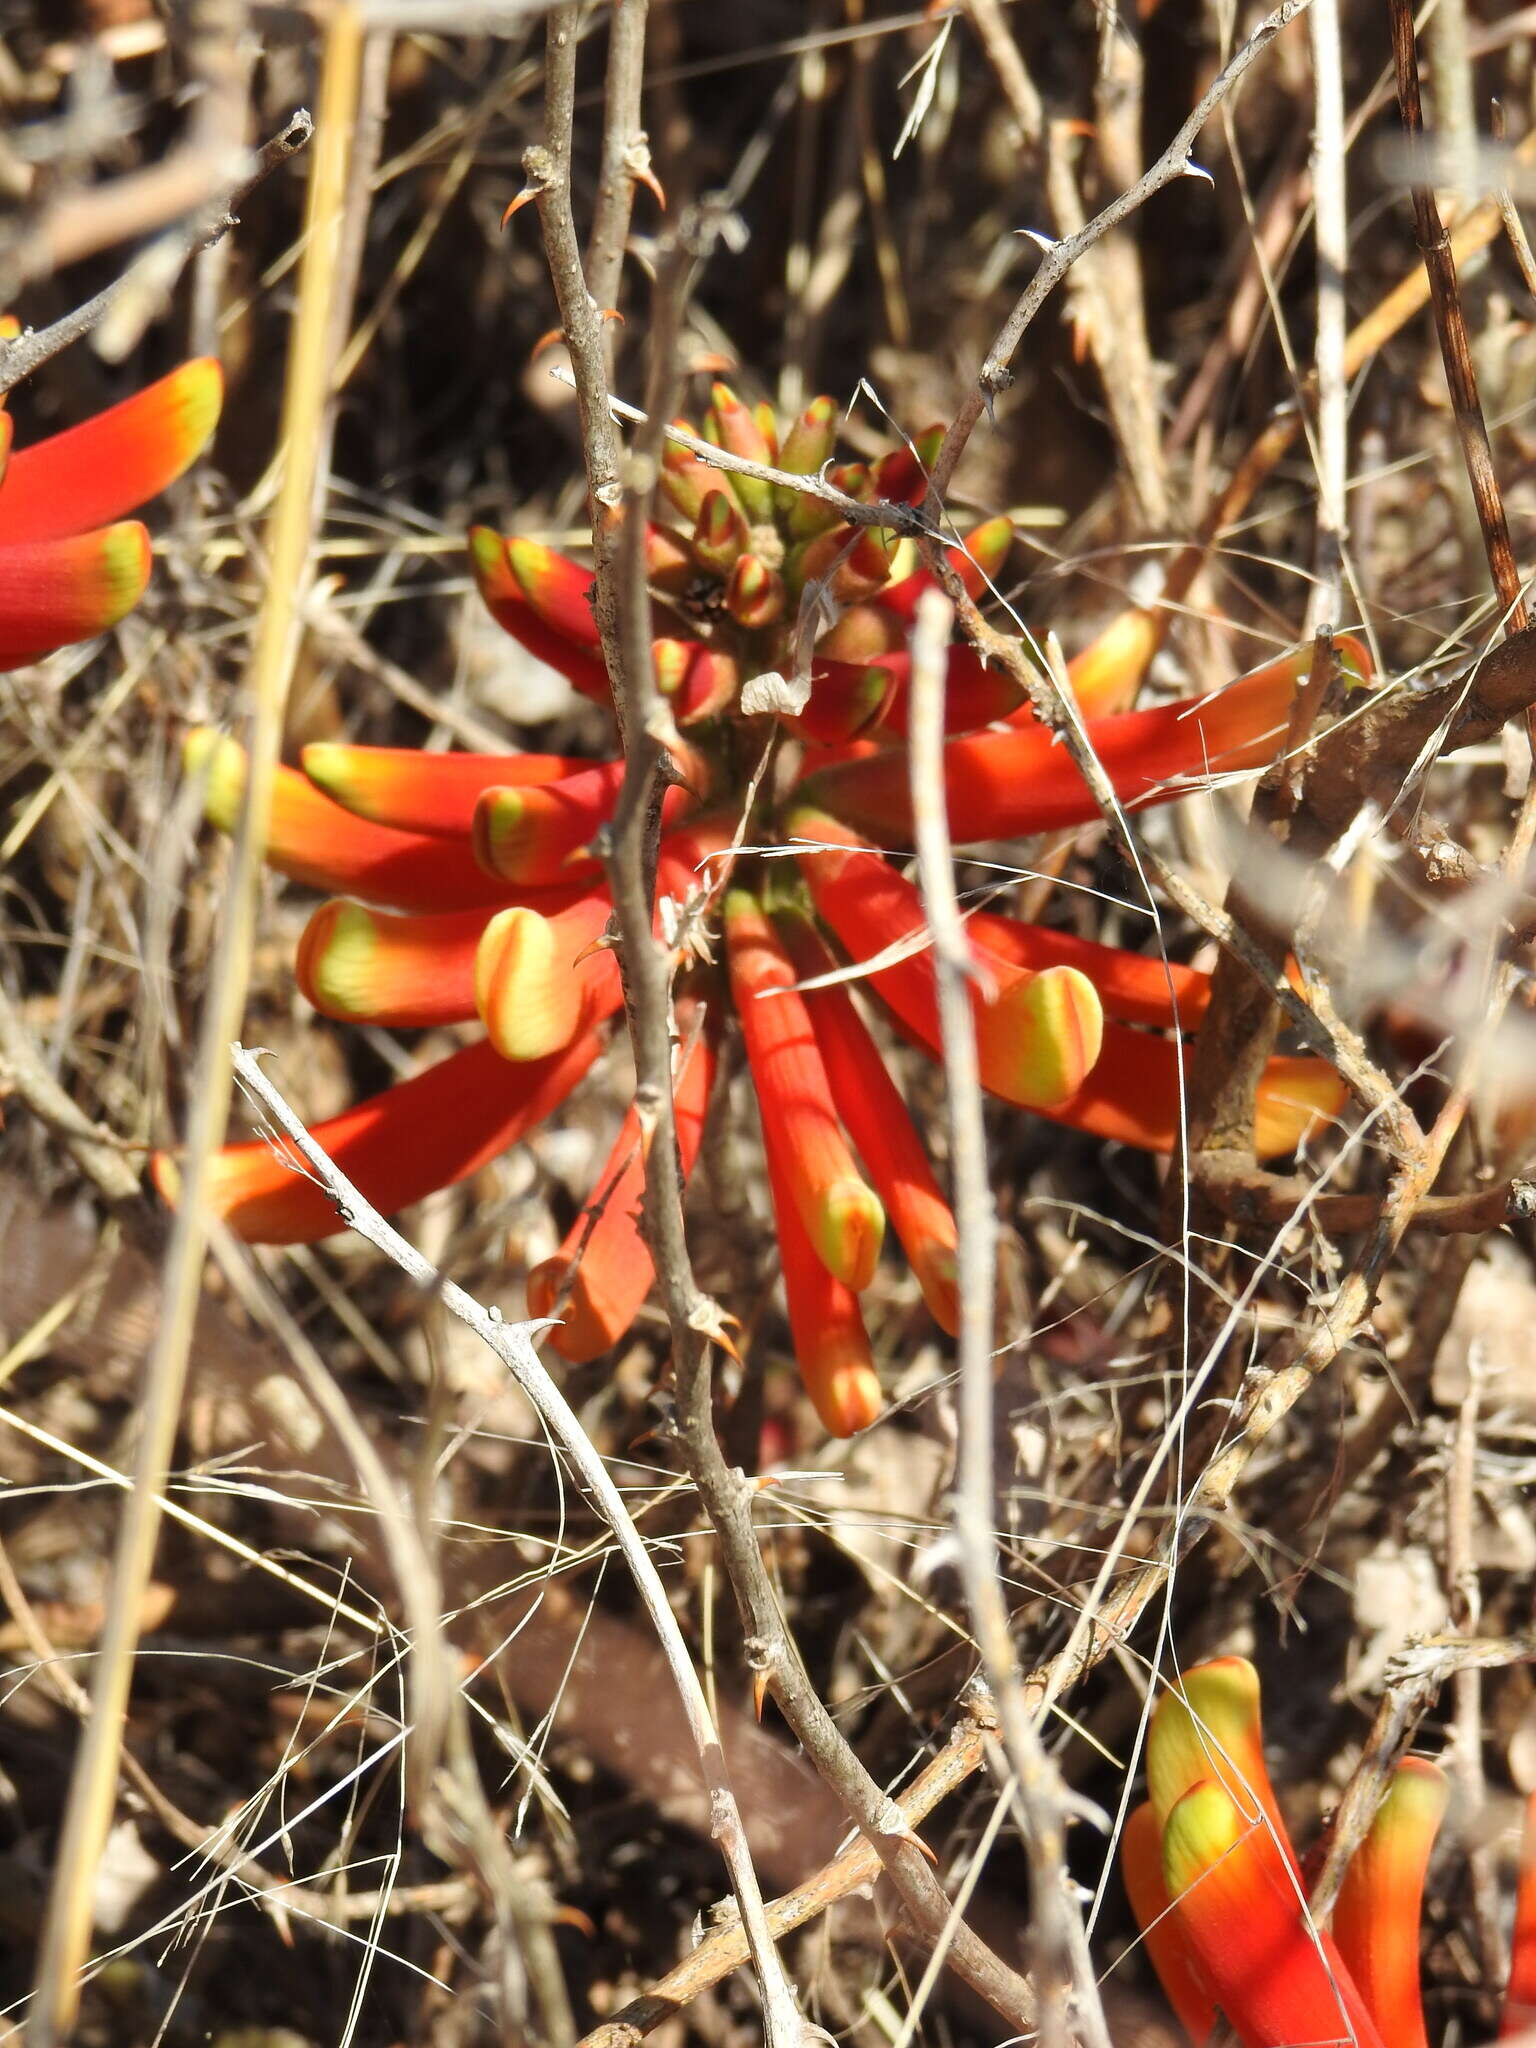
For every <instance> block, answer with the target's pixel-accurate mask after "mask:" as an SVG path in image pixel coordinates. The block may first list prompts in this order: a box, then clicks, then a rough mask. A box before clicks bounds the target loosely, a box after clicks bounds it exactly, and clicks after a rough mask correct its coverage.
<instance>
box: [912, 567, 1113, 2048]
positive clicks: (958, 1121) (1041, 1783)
mask: <svg viewBox="0 0 1536 2048" xmlns="http://www.w3.org/2000/svg"><path fill="white" fill-rule="evenodd" d="M953 619H954V609H953V607H952V605H951V604H950V601H949V599H948V598H947V597H945V596H944V595H943V594H942V592H940V591H936V590H930V591H925V592H924V593H923V596H922V597H921V599H920V600H919V602H918V608H917V618H916V623H915V626H914V630H913V634H912V709H911V719H910V725H909V747H910V758H911V771H912V811H913V843H914V846H915V848H916V851H917V861H918V875H919V880H920V884H921V888H922V893H923V908H924V911H925V913H926V916H927V920H928V926H929V930H930V931H931V933H932V937H933V955H934V970H935V974H936V976H937V981H938V1001H939V1021H940V1026H941V1030H942V1034H943V1050H944V1078H945V1083H946V1091H947V1095H948V1103H949V1132H950V1163H951V1172H952V1176H953V1180H954V1201H955V1223H956V1230H957V1236H958V1248H957V1260H958V1268H959V1271H958V1294H959V1301H960V1329H959V1335H958V1345H957V1349H958V1354H959V1363H960V1471H959V1479H958V1484H957V1487H956V1494H955V1507H954V1512H955V1534H956V1537H957V1539H958V1543H959V1551H960V1560H961V1571H962V1574H963V1577H964V1580H965V1588H966V1598H967V1601H968V1604H969V1606H970V1610H971V1621H972V1626H973V1627H974V1629H975V1633H976V1641H977V1645H978V1647H979V1649H980V1652H981V1661H982V1669H983V1670H984V1671H985V1673H986V1676H987V1682H988V1684H989V1685H990V1686H991V1688H992V1692H993V1696H994V1699H995V1700H996V1703H997V1710H998V1718H999V1722H1000V1726H1001V1729H1002V1735H1003V1741H1004V1744H1005V1746H1006V1749H1007V1753H1008V1761H1009V1764H1010V1767H1011V1769H1012V1772H1013V1776H1014V1780H1015V1784H1016V1788H1017V1790H1016V1798H1017V1803H1018V1808H1019V1819H1020V1824H1021V1827H1022V1830H1023V1835H1024V1841H1025V1846H1026V1849H1027V1851H1028V1853H1029V1858H1030V1876H1031V1884H1030V1940H1029V1947H1030V1957H1031V1974H1032V1976H1033V1979H1034V1983H1035V1987H1036V1992H1037V1995H1038V1998H1039V2005H1040V2012H1039V2021H1038V2026H1039V2037H1040V2039H1041V2041H1042V2042H1043V2043H1045V2044H1046V2048H1061V2044H1063V2043H1064V2042H1065V2041H1066V2040H1067V2038H1068V2026H1069V2022H1068V2009H1067V2000H1068V1994H1069V1991H1070V1989H1071V1988H1072V1985H1073V1976H1074V1970H1073V1957H1074V1953H1075V1948H1074V1944H1073V1941H1072V1938H1071V1930H1070V1927H1069V1925H1068V1915H1069V1914H1071V1913H1072V1912H1073V1911H1074V1910H1075V1909H1074V1908H1073V1907H1072V1906H1071V1905H1070V1904H1069V1902H1068V1899H1067V1893H1066V1839H1065V1818H1066V1806H1065V1801H1064V1798H1063V1796H1062V1792H1061V1787H1060V1783H1059V1780H1058V1778H1057V1775H1056V1771H1055V1767H1054V1765H1053V1764H1052V1763H1051V1761H1050V1759H1049V1757H1048V1756H1047V1755H1046V1752H1045V1746H1044V1744H1043V1743H1042V1741H1041V1739H1040V1733H1039V1730H1038V1729H1037V1728H1036V1727H1035V1726H1034V1724H1033V1723H1032V1722H1031V1720H1030V1717H1029V1715H1028V1714H1027V1713H1026V1712H1025V1710H1024V1703H1023V1696H1022V1694H1021V1692H1020V1688H1019V1673H1018V1666H1017V1662H1016V1660H1015V1657H1014V1652H1013V1642H1012V1639H1011V1637H1010V1635H1009V1632H1008V1606H1007V1602H1006V1601H1005V1600H1004V1598H1003V1592H1002V1587H1001V1585H1000V1584H999V1583H998V1577H997V1537H996V1533H995V1526H996V1524H995V1515H996V1511H995V1506H994V1501H993V1419H992V1337H993V1300H994V1284H993V1268H994V1265H995V1261H996V1256H997V1250H996V1247H997V1215H996V1209H995V1207H994V1203H993V1195H992V1186H991V1179H990V1176H989V1174H988V1170H987V1140H986V1125H985V1122H984V1119H983V1116H982V1107H981V1075H980V1070H979V1066H978V1061H977V1051H976V1026H975V1020H974V1018H973V1016H972V1013H971V993H970V990H971V981H972V978H973V974H974V967H973V963H972V960H971V956H970V949H969V947H968V945H967V943H966V938H965V925H964V921H963V920H962V918H961V916H960V906H959V904H958V902H957V900H956V897H955V879H954V864H953V858H952V853H951V848H950V839H949V820H948V818H947V816H946V813H945V807H944V675H945V668H946V656H947V653H948V647H949V636H950V628H951V625H952V623H953ZM1076 1989H1077V1993H1078V1999H1079V2012H1078V2015H1077V2018H1078V2023H1079V2024H1080V2025H1081V2026H1082V2027H1083V2028H1084V2029H1085V2031H1087V2032H1088V2034H1089V2035H1090V2037H1091V2038H1092V2039H1093V2040H1095V2041H1097V2042H1101V2043H1106V2044H1107V2040H1108V2036H1107V2034H1106V2033H1105V2031H1104V2016H1103V2011H1102V2009H1101V2008H1100V2006H1099V2003H1098V1997H1097V1991H1096V1988H1095V1987H1094V1985H1093V1983H1092V1980H1091V1979H1090V1980H1088V1981H1087V1982H1079V1983H1078V1984H1077V1987H1076Z"/></svg>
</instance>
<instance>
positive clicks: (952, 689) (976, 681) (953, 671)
mask: <svg viewBox="0 0 1536 2048" xmlns="http://www.w3.org/2000/svg"><path fill="white" fill-rule="evenodd" d="M897 673H898V675H899V677H900V687H899V689H898V690H897V692H896V695H895V697H894V699H893V700H892V703H891V710H890V716H889V718H888V720H887V721H886V722H887V724H888V725H889V726H890V728H891V730H892V732H897V733H900V734H901V735H902V737H903V738H906V737H907V733H908V721H909V719H910V717H911V711H912V688H911V657H910V655H909V656H907V657H906V658H905V659H904V660H903V661H902V663H901V665H900V667H899V668H898V670H897ZM1025 701H1026V699H1025V695H1024V692H1023V691H1022V690H1021V689H1020V688H1019V686H1018V684H1017V683H1016V682H1015V681H1014V680H1013V678H1012V677H1011V676H1010V675H1009V674H1008V672H1007V670H1006V669H1003V668H1000V667H998V666H997V665H996V664H995V663H994V664H993V665H992V666H990V667H989V666H988V665H987V664H986V663H985V662H984V661H983V660H982V658H981V656H980V655H979V654H978V653H977V651H976V649H975V648H974V647H972V646H971V645H970V644H969V643H968V642H967V641H964V640H956V641H955V642H954V644H953V645H952V646H951V648H950V650H949V658H948V666H947V668H946V671H945V678H944V730H945V732H947V733H963V732H975V731H977V730H978V729H979V728H980V727H982V726H985V725H992V724H993V723H995V721H997V720H998V719H1002V718H1007V717H1008V716H1009V715H1010V713H1012V712H1014V711H1016V710H1017V709H1018V708H1019V706H1020V705H1021V704H1023V703H1024V702H1025Z"/></svg>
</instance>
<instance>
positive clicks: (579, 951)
mask: <svg viewBox="0 0 1536 2048" xmlns="http://www.w3.org/2000/svg"><path fill="white" fill-rule="evenodd" d="M611 913H612V906H611V904H610V902H609V898H608V892H607V890H606V889H596V890H593V891H592V892H591V894H589V895H585V896H580V897H578V898H577V899H576V901H574V902H572V903H568V904H566V905H564V906H562V907H561V908H560V909H559V910H557V911H556V912H555V913H554V914H553V915H552V916H545V915H543V913H541V912H540V911H538V910H535V909H533V908H530V907H529V906H527V905H523V904H515V905H513V906H512V907H511V908H510V909H507V910H503V911H501V912H499V913H498V914H497V916H495V917H494V918H492V919H491V921H490V923H489V924H488V925H487V926H486V927H485V930H484V932H483V934H482V935H481V939H480V946H479V950H478V952H477V954H476V959H475V1007H476V1008H477V1009H478V1011H479V1013H480V1016H481V1019H482V1020H483V1022H484V1024H485V1028H486V1030H487V1032H489V1034H490V1038H491V1043H492V1044H493V1045H494V1046H495V1047H496V1050H497V1051H498V1052H499V1053H500V1054H501V1056H502V1058H503V1059H508V1060H536V1059H543V1058H545V1057H546V1056H547V1055H549V1054H551V1053H554V1052H557V1051H558V1050H559V1048H560V1047H561V1046H562V1045H569V1044H570V1043H571V1042H572V1040H574V1039H577V1038H579V1037H581V1036H582V1035H583V1034H584V1033H585V1032H588V1031H590V1030H591V1029H592V1027H593V1026H594V1025H595V1024H598V1023H601V1022H602V1020H603V1019H604V1018H605V1017H611V1016H612V1015H613V1012H614V1011H615V1010H616V1009H617V1008H618V1007H619V1004H620V1002H621V1001H622V1000H623V991H622V988H621V986H620V982H619V963H618V960H617V958H616V956H615V955H614V953H613V951H612V949H611V948H609V947H607V946H599V945H598V940H599V939H600V938H601V937H602V935H603V933H604V931H605V930H606V928H607V924H608V919H609V917H610V915H611Z"/></svg>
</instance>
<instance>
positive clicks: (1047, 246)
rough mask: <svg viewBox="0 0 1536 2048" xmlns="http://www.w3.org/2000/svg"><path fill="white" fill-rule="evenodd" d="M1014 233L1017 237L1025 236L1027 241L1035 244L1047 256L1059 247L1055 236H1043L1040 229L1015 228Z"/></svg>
mask: <svg viewBox="0 0 1536 2048" xmlns="http://www.w3.org/2000/svg"><path fill="white" fill-rule="evenodd" d="M1013 232H1014V233H1015V234H1016V235H1023V236H1024V237H1025V238H1026V240H1028V241H1031V242H1033V243H1034V244H1035V246H1036V248H1039V249H1043V250H1044V251H1045V253H1046V255H1047V256H1049V255H1050V253H1051V251H1052V250H1053V249H1055V248H1057V247H1058V246H1059V244H1058V243H1057V240H1056V237H1055V236H1054V235H1042V234H1041V232H1040V230H1039V229H1038V228H1015V229H1014V231H1013Z"/></svg>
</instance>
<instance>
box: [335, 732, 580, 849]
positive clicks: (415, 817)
mask: <svg viewBox="0 0 1536 2048" xmlns="http://www.w3.org/2000/svg"><path fill="white" fill-rule="evenodd" d="M303 761H304V773H305V774H306V775H307V776H308V777H309V779H310V781H311V782H313V783H314V784H315V785H316V787H317V788H320V789H323V790H324V791H325V793H326V795H327V796H328V797H330V798H331V799H332V800H333V801H334V802H335V803H338V804H340V805H341V806H342V807H343V808H344V809H345V810H349V811H353V812H355V813H356V815H357V816H358V817H359V818H371V819H372V820H373V822H374V824H376V825H393V826H394V827H395V828H396V830H397V831H401V832H437V833H441V834H443V835H444V836H449V835H456V836H464V837H467V836H468V833H469V829H470V826H471V824H472V823H473V821H474V815H475V799H476V798H477V797H478V796H479V795H480V793H481V792H482V790H487V789H494V788H496V787H498V786H507V785H527V784H530V783H546V782H557V781H559V780H560V779H561V778H562V777H563V776H567V775H576V774H579V773H580V772H581V770H582V769H583V768H585V767H587V766H589V765H590V764H589V763H587V762H585V761H581V760H577V759H574V758H572V757H571V756H569V755H565V754H429V753H426V752H425V751H424V750H423V749H422V748H420V747H349V746H342V745H339V744H337V743H336V742H334V741H331V740H318V741H316V742H315V743H314V744H313V745H311V746H307V747H306V748H305V749H304V753H303Z"/></svg>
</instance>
